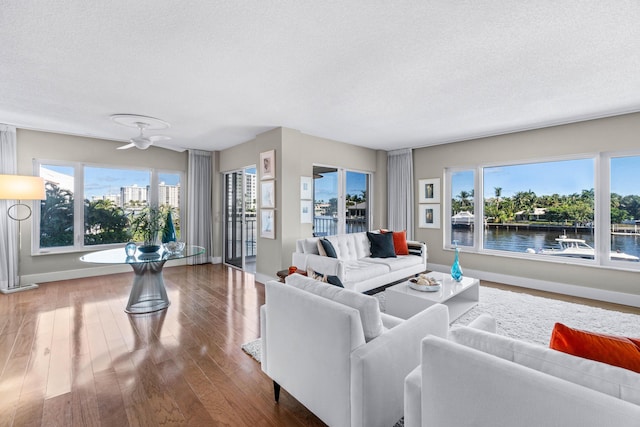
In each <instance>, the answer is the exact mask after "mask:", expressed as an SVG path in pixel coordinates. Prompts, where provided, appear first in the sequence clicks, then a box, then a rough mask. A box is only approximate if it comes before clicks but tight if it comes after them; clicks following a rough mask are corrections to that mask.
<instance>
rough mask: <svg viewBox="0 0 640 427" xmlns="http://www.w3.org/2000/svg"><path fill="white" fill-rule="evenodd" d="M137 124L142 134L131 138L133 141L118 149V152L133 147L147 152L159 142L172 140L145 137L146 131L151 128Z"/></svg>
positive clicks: (156, 136)
mask: <svg viewBox="0 0 640 427" xmlns="http://www.w3.org/2000/svg"><path fill="white" fill-rule="evenodd" d="M135 124H136V125H137V126H138V129H140V134H139V135H138V136H135V137H133V138H131V139H130V140H129V141H131V142H130V143H129V144H127V145H122V146H120V147H118V150H127V149H129V148H133V147H136V148H138V149H140V150H146V149H147V148H149V147H151V146H152V145H153V144H154V143H156V142H158V141H168V140H170V139H171V137H168V136H165V135H151V136H145V135H144V130H145V129H146V128H148V127H149V123H144V122H136V123H135Z"/></svg>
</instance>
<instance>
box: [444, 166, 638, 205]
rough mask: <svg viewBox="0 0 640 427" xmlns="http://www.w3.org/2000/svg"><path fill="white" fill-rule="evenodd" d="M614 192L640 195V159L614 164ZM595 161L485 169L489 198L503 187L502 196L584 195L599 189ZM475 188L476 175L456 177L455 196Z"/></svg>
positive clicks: (453, 188) (485, 183) (468, 174)
mask: <svg viewBox="0 0 640 427" xmlns="http://www.w3.org/2000/svg"><path fill="white" fill-rule="evenodd" d="M611 164H612V167H611V170H612V173H611V191H612V192H613V193H618V194H620V195H622V196H626V195H630V194H636V195H640V180H638V174H639V171H640V157H638V156H636V157H620V158H614V159H612V161H611ZM593 170H594V161H593V160H592V159H581V160H566V161H558V162H545V163H534V164H524V165H512V166H498V167H490V168H489V167H487V168H484V188H485V197H493V196H494V194H495V188H496V187H500V188H502V194H501V196H502V197H511V196H513V195H514V194H515V193H517V192H518V191H529V190H531V191H533V192H534V193H535V194H536V195H537V196H543V195H551V194H555V193H557V194H559V195H566V194H573V193H578V194H580V193H581V192H582V190H589V189H591V188H594V187H595V184H594V179H595V177H594V173H593ZM471 189H473V173H472V172H467V171H464V172H460V173H457V174H455V178H454V180H453V184H452V193H453V195H454V196H456V195H458V194H460V191H462V190H465V191H470V190H471Z"/></svg>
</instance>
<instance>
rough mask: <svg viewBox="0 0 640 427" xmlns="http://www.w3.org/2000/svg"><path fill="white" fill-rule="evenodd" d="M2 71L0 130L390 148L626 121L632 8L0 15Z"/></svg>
mask: <svg viewBox="0 0 640 427" xmlns="http://www.w3.org/2000/svg"><path fill="white" fill-rule="evenodd" d="M0 58H1V59H0V123H9V124H13V125H16V126H18V127H23V128H30V129H38V130H48V131H53V132H60V133H68V134H76V135H88V136H93V137H99V138H107V139H115V140H119V141H124V140H127V139H128V138H130V137H131V136H135V135H136V134H137V131H136V130H135V129H131V128H127V127H123V126H119V125H117V124H115V123H114V122H112V121H111V120H110V119H109V116H110V115H112V114H116V113H135V114H142V115H147V116H153V117H158V118H160V119H162V120H165V121H167V122H169V123H171V127H170V128H169V129H168V130H163V131H162V133H163V134H165V135H169V136H171V137H172V138H173V139H172V141H171V143H173V144H175V145H176V146H181V147H186V148H196V149H205V150H220V149H224V148H227V147H230V146H233V145H235V144H238V143H241V142H244V141H247V140H250V139H252V138H253V137H254V136H255V135H257V134H259V133H261V132H264V131H266V130H269V129H272V128H274V127H279V126H284V127H289V128H293V129H298V130H300V131H302V132H304V133H307V134H311V135H316V136H321V137H325V138H330V139H334V140H338V141H343V142H348V143H352V144H356V145H361V146H365V147H370V148H375V149H385V150H391V149H395V148H405V147H419V146H428V145H433V144H440V143H446V142H452V141H458V140H464V139H470V138H475V137H480V136H488V135H495V134H501V133H508V132H513V131H517V130H524V129H531V128H538V127H544V126H549V125H553V124H560V123H567V122H573V121H580V120H585V119H590V118H596V117H604V116H610V115H616V114H622V113H628V112H635V111H640V2H638V1H636V0H633V1H624V0H614V1H611V0H598V1H584V0H580V1H575V0H563V1H557V0H552V1H513V0H494V1H490V0H475V1H462V0H455V1H454V0H439V1H436V0H431V1H425V0H405V1H401V0H399V1H385V2H376V1H364V0H342V1H317V0H307V1H304V0H278V1H276V0H271V1H269V0H246V1H206V0H200V1H178V0H135V1H131V0H108V1H70V0H59V1H50V0H31V1H25V0H2V2H0Z"/></svg>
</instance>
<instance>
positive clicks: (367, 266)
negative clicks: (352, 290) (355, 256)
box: [343, 258, 391, 283]
mask: <svg viewBox="0 0 640 427" xmlns="http://www.w3.org/2000/svg"><path fill="white" fill-rule="evenodd" d="M390 271H391V270H390V269H389V266H388V265H386V264H378V263H372V262H367V258H364V259H361V260H357V261H346V262H345V263H344V277H343V279H344V280H343V282H345V283H357V282H364V281H365V280H369V279H371V278H373V277H379V276H382V275H384V274H388V273H389V272H390Z"/></svg>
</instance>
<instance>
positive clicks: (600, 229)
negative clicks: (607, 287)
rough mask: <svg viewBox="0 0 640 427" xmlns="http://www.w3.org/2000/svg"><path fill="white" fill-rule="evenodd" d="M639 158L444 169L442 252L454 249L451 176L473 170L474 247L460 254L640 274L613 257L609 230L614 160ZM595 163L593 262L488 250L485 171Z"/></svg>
mask: <svg viewBox="0 0 640 427" xmlns="http://www.w3.org/2000/svg"><path fill="white" fill-rule="evenodd" d="M634 156H640V150H628V151H616V152H596V153H580V154H573V155H564V156H549V157H542V158H533V159H520V160H513V161H501V162H487V163H482V164H477V165H469V166H467V167H464V166H456V167H445V168H444V174H443V175H444V180H443V181H444V188H443V190H444V195H445V196H444V200H443V209H444V215H443V217H444V221H445V222H444V226H443V242H442V243H443V244H442V247H443V250H454V245H453V244H452V243H451V236H452V227H451V209H452V204H451V200H452V198H453V197H454V196H455V195H454V194H452V183H451V177H452V174H453V173H455V172H460V171H466V170H472V171H474V198H473V200H474V204H475V205H474V216H475V218H474V233H473V239H474V240H473V246H458V249H459V250H460V251H461V252H469V253H477V254H483V255H492V256H500V257H507V258H517V259H524V260H530V261H543V262H551V263H560V264H571V265H582V266H591V267H600V268H601V267H606V268H611V269H617V270H627V271H638V270H640V263H638V262H629V261H617V260H612V259H611V258H610V251H611V245H610V241H611V240H610V239H611V236H610V230H611V186H610V184H611V159H612V158H618V157H634ZM584 159H591V160H593V168H594V169H593V188H594V203H593V209H594V219H593V222H594V227H595V232H594V248H595V257H594V259H593V260H590V259H581V258H571V257H557V256H550V255H542V254H529V253H526V252H523V253H520V252H512V251H504V250H497V249H485V248H484V242H485V236H484V233H483V232H480V231H481V230H484V217H485V212H484V211H485V206H484V199H485V194H484V169H485V168H492V167H500V166H514V165H525V164H535V163H547V162H557V161H567V160H584Z"/></svg>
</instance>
